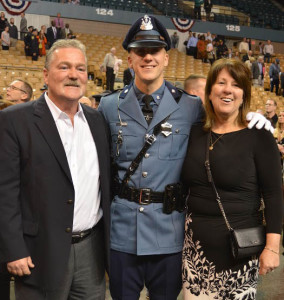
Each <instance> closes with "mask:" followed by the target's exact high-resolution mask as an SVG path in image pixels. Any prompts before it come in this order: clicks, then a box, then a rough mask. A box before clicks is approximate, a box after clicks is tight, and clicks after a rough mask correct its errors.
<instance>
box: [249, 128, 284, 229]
mask: <svg viewBox="0 0 284 300" xmlns="http://www.w3.org/2000/svg"><path fill="white" fill-rule="evenodd" d="M252 130H255V133H256V134H255V143H254V160H255V164H256V169H257V174H258V180H259V185H260V189H261V192H262V196H263V199H264V203H265V218H266V223H267V232H268V233H269V232H273V233H281V230H282V217H283V192H282V170H281V163H280V159H279V151H278V148H277V145H276V143H275V139H274V137H273V135H272V134H271V133H270V132H269V131H266V130H264V129H262V130H257V129H252Z"/></svg>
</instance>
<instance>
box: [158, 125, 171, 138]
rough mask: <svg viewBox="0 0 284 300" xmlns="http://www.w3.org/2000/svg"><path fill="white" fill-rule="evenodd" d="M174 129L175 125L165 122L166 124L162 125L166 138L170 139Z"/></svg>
mask: <svg viewBox="0 0 284 300" xmlns="http://www.w3.org/2000/svg"><path fill="white" fill-rule="evenodd" d="M172 127H173V125H172V124H170V123H168V122H165V123H163V124H161V128H162V134H163V135H164V136H165V137H168V136H169V135H171V134H172Z"/></svg>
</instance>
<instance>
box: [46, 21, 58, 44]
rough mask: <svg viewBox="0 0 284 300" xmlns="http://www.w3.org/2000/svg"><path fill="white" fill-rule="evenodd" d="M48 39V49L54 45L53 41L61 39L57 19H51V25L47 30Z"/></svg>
mask: <svg viewBox="0 0 284 300" xmlns="http://www.w3.org/2000/svg"><path fill="white" fill-rule="evenodd" d="M46 39H47V45H48V49H49V48H51V47H52V45H53V43H55V42H56V41H57V40H58V39H59V32H58V29H57V28H56V26H55V21H54V20H52V21H51V26H50V27H48V28H47V30H46Z"/></svg>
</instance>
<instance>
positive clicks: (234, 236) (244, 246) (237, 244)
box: [205, 131, 266, 259]
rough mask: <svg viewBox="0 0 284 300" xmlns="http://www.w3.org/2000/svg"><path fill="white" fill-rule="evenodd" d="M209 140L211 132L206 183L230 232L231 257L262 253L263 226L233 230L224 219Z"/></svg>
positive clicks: (263, 245)
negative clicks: (212, 168) (208, 183)
mask: <svg viewBox="0 0 284 300" xmlns="http://www.w3.org/2000/svg"><path fill="white" fill-rule="evenodd" d="M210 140H211V131H210V132H209V134H208V140H207V148H206V160H205V168H206V171H207V177H208V181H209V182H210V183H211V185H212V188H213V190H214V192H215V194H216V201H217V202H218V205H219V207H220V210H221V213H222V215H223V217H224V220H225V223H226V226H227V228H228V230H229V232H230V244H231V251H232V255H233V257H234V258H235V259H240V258H244V257H249V256H253V255H258V254H260V253H261V252H262V250H263V249H264V247H265V243H266V231H265V227H264V226H263V225H259V226H256V227H251V228H242V229H233V228H232V227H231V225H230V223H229V221H228V219H227V217H226V214H225V211H224V208H223V205H222V203H221V198H220V196H219V194H218V191H217V189H216V186H215V183H214V180H213V177H212V173H211V169H210V162H209V143H210Z"/></svg>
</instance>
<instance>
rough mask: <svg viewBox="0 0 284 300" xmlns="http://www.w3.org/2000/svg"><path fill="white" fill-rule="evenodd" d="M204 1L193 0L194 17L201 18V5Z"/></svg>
mask: <svg viewBox="0 0 284 300" xmlns="http://www.w3.org/2000/svg"><path fill="white" fill-rule="evenodd" d="M203 3H204V1H203V0H194V9H193V12H194V19H196V20H201V6H202V4H203Z"/></svg>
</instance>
